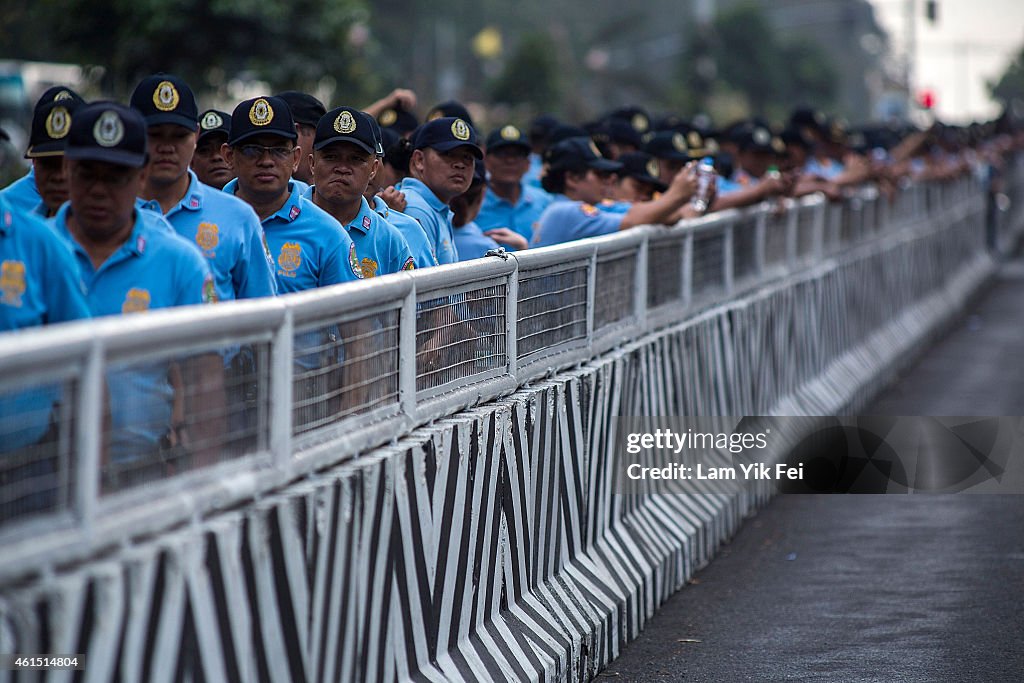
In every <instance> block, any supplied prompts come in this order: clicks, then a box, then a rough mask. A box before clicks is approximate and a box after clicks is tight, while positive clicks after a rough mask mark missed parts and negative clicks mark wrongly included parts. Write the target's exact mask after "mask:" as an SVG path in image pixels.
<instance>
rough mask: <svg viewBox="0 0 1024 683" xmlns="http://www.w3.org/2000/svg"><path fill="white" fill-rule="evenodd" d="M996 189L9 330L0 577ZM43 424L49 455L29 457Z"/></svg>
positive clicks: (346, 453) (276, 475) (701, 225)
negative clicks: (31, 435) (26, 438)
mask: <svg viewBox="0 0 1024 683" xmlns="http://www.w3.org/2000/svg"><path fill="white" fill-rule="evenodd" d="M982 196H983V192H982V190H981V188H980V186H979V183H978V181H977V180H976V179H974V178H971V177H967V178H963V179H961V180H958V181H955V182H947V183H941V184H938V183H937V184H929V185H911V186H909V187H906V188H904V189H903V190H902V191H900V192H899V193H898V194H897V195H896V196H895V197H894V198H892V199H890V198H887V197H884V196H881V195H880V194H879V193H878V192H877V191H876V190H875V189H874V188H865V189H863V190H861V191H859V192H858V193H857V194H855V195H854V196H852V197H850V198H848V199H847V200H845V201H843V202H841V203H831V204H830V203H828V202H826V201H825V200H824V199H823V198H821V197H818V196H816V197H811V198H805V199H802V200H799V201H792V200H786V201H785V202H783V203H780V204H777V205H776V204H772V205H762V206H759V207H756V208H752V209H747V210H743V211H728V212H724V213H721V214H715V215H713V216H708V217H705V218H702V219H697V220H693V221H687V222H684V223H682V224H680V225H678V226H676V227H674V228H671V229H666V228H657V227H644V228H640V229H635V230H631V231H629V232H628V233H622V234H619V235H614V236H609V237H605V238H599V239H593V240H587V241H583V242H578V243H572V244H567V245H561V246H556V247H549V248H545V249H538V250H535V251H528V252H522V253H516V254H500V255H495V256H491V257H488V258H486V259H483V260H478V261H472V262H467V263H461V264H455V265H452V266H447V267H444V268H436V269H430V270H425V271H420V272H412V273H403V274H397V275H391V276H386V277H382V278H377V279H374V280H372V281H364V282H360V283H351V284H346V285H339V286H336V287H331V288H325V289H322V290H317V291H312V292H306V293H301V294H296V295H290V296H287V297H280V298H277V299H267V300H255V301H242V302H229V303H224V304H220V305H217V306H212V307H190V308H183V309H173V310H163V311H155V312H151V313H148V314H146V315H143V316H124V317H118V318H108V319H103V320H95V321H89V322H81V323H75V324H70V325H61V326H57V327H54V328H49V329H39V330H32V331H27V332H23V333H18V334H15V335H9V336H8V337H7V338H5V339H4V340H3V343H2V344H0V406H2V407H3V412H2V413H0V444H8V450H9V452H8V454H6V455H5V454H3V453H2V452H0V463H3V465H2V466H0V469H2V472H0V544H2V545H3V547H4V548H5V552H4V553H3V554H2V557H0V582H7V581H9V580H12V579H14V578H15V577H18V576H23V575H26V574H36V573H38V572H41V571H46V568H47V567H54V566H58V565H61V564H65V563H68V562H74V561H78V560H80V559H83V558H86V557H88V556H90V555H91V554H94V553H95V552H96V551H97V549H101V548H104V547H111V546H115V545H117V544H118V543H121V542H123V540H124V539H125V538H126V537H128V536H133V537H137V536H146V535H150V534H156V533H159V532H161V531H162V530H165V529H169V528H172V527H175V526H177V525H180V524H183V523H187V522H188V521H189V520H192V519H196V518H200V517H202V516H203V515H205V514H207V513H208V512H210V511H211V510H216V509H225V508H227V507H230V506H232V505H234V504H237V503H239V502H243V501H247V500H251V499H253V498H258V497H259V496H260V495H261V494H263V493H265V492H268V491H272V490H275V489H278V488H280V487H282V486H284V485H286V484H288V483H289V482H292V481H295V480H296V479H298V478H300V477H302V476H304V475H306V474H308V473H311V472H314V471H317V470H320V469H323V468H324V467H327V466H331V465H335V464H337V463H339V462H342V461H344V460H346V459H348V458H351V457H353V456H356V455H357V454H359V453H361V452H365V451H368V450H370V449H373V448H375V447H378V446H381V445H383V444H387V443H389V442H393V441H394V440H395V439H397V438H399V437H401V436H403V435H405V434H408V433H409V432H410V431H411V430H412V429H414V428H415V427H417V426H419V425H423V424H426V423H428V422H430V421H432V420H435V419H438V418H442V417H445V416H450V415H453V414H455V413H457V412H458V411H460V410H462V409H465V408H468V407H471V406H474V405H478V404H481V403H484V402H487V401H489V400H492V399H494V398H497V397H500V396H505V395H508V394H510V393H512V392H513V391H515V390H516V389H518V388H520V387H523V386H525V385H528V384H529V383H530V382H533V381H536V380H538V379H541V378H543V377H545V376H549V375H551V374H553V373H555V372H557V371H559V370H561V369H565V368H569V367H572V366H575V365H578V364H579V363H582V362H585V361H587V360H589V359H591V358H594V357H596V356H599V355H600V354H602V353H604V352H606V351H608V350H610V349H613V348H616V347H619V346H621V345H623V344H625V343H627V342H630V341H633V340H637V339H640V338H641V337H643V336H645V335H647V334H649V333H650V332H652V331H655V330H657V329H660V328H663V327H666V326H668V325H671V324H674V323H677V322H679V321H681V320H684V319H686V318H688V317H691V316H693V315H694V314H696V313H698V312H699V311H701V310H703V309H706V308H708V307H711V306H713V305H715V304H717V303H721V302H723V301H728V300H730V299H733V298H735V297H737V296H738V295H740V294H741V293H743V292H749V291H754V290H756V289H757V288H759V287H761V286H763V285H765V284H766V283H769V282H771V281H775V280H778V279H779V278H784V277H787V276H791V275H794V274H798V273H801V272H805V271H807V270H808V269H810V268H813V267H816V266H818V265H820V264H821V263H823V262H825V261H827V260H828V259H830V258H832V257H834V256H836V255H838V254H842V253H844V252H846V251H847V250H849V249H851V248H853V247H855V246H856V245H858V244H862V243H865V242H868V241H871V240H873V239H875V238H877V237H881V236H884V235H888V234H891V233H896V232H898V231H900V230H903V229H905V228H907V227H912V226H915V225H928V224H929V222H930V221H934V220H937V219H938V218H939V217H943V216H948V215H951V214H953V213H956V210H957V208H958V207H963V208H965V209H967V208H969V207H974V208H976V204H977V203H978V202H980V201H981V197H982ZM964 215H967V213H964ZM165 380H166V381H165ZM51 405H52V406H56V408H55V409H53V410H51V407H50V406H51ZM33 425H36V426H39V427H40V428H44V429H45V430H46V432H47V433H48V434H49V435H50V438H48V439H46V440H45V442H46V447H45V448H44V449H42V450H39V449H36V450H33V448H14V447H13V446H12V444H13V445H16V444H17V443H18V442H19V433H20V432H21V431H24V430H26V429H28V428H30V427H32V426H33ZM154 435H156V436H157V437H158V439H154V438H153V437H154ZM154 440H155V441H158V442H159V446H158V447H156V448H152V447H148V446H145V445H144V444H149V443H152V442H154ZM3 448H4V446H3V445H0V449H3Z"/></svg>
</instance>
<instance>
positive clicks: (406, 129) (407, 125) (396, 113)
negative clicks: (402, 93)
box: [377, 107, 420, 136]
mask: <svg viewBox="0 0 1024 683" xmlns="http://www.w3.org/2000/svg"><path fill="white" fill-rule="evenodd" d="M377 123H379V124H380V127H381V128H383V129H384V130H393V131H395V132H397V133H398V134H399V136H402V135H405V134H406V133H411V132H412V131H414V130H416V128H417V126H419V125H420V122H419V119H417V118H416V114H413V113H412V112H411V111H408V110H407V109H402V108H401V107H389V108H387V109H385V110H384V111H382V112H381V113H380V114H379V115H378V116H377Z"/></svg>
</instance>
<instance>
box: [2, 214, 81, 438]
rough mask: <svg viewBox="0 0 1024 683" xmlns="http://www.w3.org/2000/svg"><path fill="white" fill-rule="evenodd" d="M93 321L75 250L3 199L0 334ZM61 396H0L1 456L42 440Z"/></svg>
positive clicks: (56, 392)
mask: <svg viewBox="0 0 1024 683" xmlns="http://www.w3.org/2000/svg"><path fill="white" fill-rule="evenodd" d="M88 317H89V305H88V304H87V303H86V300H85V288H84V287H83V285H82V281H81V279H80V278H79V276H78V264H76V263H75V257H74V256H73V255H72V253H71V248H70V246H69V245H68V244H67V243H66V242H65V241H64V239H62V238H61V236H60V235H58V234H57V232H56V231H55V230H54V229H53V228H52V227H50V225H48V224H47V223H44V222H43V220H42V219H40V218H38V217H37V216H35V215H34V214H32V213H30V212H28V211H25V210H23V209H22V208H21V207H16V206H12V204H11V203H10V202H9V201H8V200H7V199H6V198H5V197H4V196H3V195H0V332H7V331H11V330H19V329H23V328H26V327H35V326H37V325H47V324H50V323H59V322H66V321H70V320H78V319H80V318H88ZM0 343H2V342H0ZM60 396H61V393H60V388H59V387H57V386H54V385H49V386H47V385H43V386H35V387H33V388H31V389H27V390H24V391H17V392H15V393H0V453H3V452H8V451H11V450H14V449H17V448H22V447H24V446H28V445H29V444H33V443H35V442H36V441H39V439H40V438H41V437H42V436H43V434H45V433H46V430H47V429H48V428H49V426H50V411H51V409H52V407H53V404H54V403H55V402H56V401H59V400H60Z"/></svg>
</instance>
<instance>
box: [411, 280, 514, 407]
mask: <svg viewBox="0 0 1024 683" xmlns="http://www.w3.org/2000/svg"><path fill="white" fill-rule="evenodd" d="M471 287H472V288H470V289H465V290H464V291H461V292H449V293H445V294H444V295H442V296H437V294H431V293H427V294H421V295H418V297H417V310H416V391H417V392H421V391H427V390H433V389H438V388H441V387H445V386H448V385H450V384H452V383H458V385H459V386H463V385H465V384H467V383H468V381H471V380H472V379H473V378H474V376H476V375H481V374H493V373H494V372H495V371H501V370H503V369H504V368H505V366H506V364H507V363H508V356H507V354H506V352H505V341H506V338H507V330H506V322H505V303H506V302H505V299H506V297H507V296H508V285H507V284H506V283H505V282H491V283H478V284H476V285H475V286H471Z"/></svg>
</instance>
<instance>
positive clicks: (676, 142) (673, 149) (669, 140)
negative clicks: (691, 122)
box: [643, 130, 706, 161]
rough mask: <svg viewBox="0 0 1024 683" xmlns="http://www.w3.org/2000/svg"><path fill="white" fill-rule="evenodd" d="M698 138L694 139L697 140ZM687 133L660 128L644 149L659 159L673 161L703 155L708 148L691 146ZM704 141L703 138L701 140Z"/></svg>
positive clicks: (688, 159) (686, 159)
mask: <svg viewBox="0 0 1024 683" xmlns="http://www.w3.org/2000/svg"><path fill="white" fill-rule="evenodd" d="M699 137H700V135H699V134H698V137H697V138H694V139H693V142H696V141H697V140H698V138H699ZM686 138H687V135H684V134H683V133H681V132H679V131H677V130H676V131H673V130H660V131H658V132H657V133H655V134H654V135H653V136H651V139H650V140H648V141H647V144H645V145H644V150H643V151H645V152H647V153H648V154H650V155H651V156H653V157H655V158H657V159H669V160H672V161H690V160H691V159H697V158H700V157H703V156H704V155H705V154H706V150H705V149H703V147H697V146H696V145H694V146H691V145H690V144H689V142H688V141H687V139H686ZM701 143H703V140H701Z"/></svg>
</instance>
